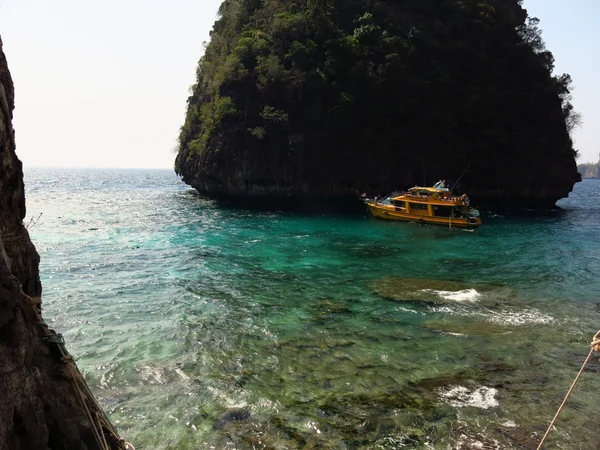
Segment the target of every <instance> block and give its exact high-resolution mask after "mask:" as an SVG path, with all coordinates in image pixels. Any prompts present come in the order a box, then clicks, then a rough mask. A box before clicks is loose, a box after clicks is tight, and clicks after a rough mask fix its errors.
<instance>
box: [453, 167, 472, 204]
mask: <svg viewBox="0 0 600 450" xmlns="http://www.w3.org/2000/svg"><path fill="white" fill-rule="evenodd" d="M469 167H471V164H469V165H468V166H467V168H466V169H465V170H463V173H461V174H460V177H458V180H456V181H455V182H454V184H453V185H452V187H451V188H450V196H452V191H453V190H454V188H455V187H456V185H457V184H458V182H459V181H460V179H461V178H462V177H463V175H464V174H465V173H467V170H469Z"/></svg>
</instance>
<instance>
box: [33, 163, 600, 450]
mask: <svg viewBox="0 0 600 450" xmlns="http://www.w3.org/2000/svg"><path fill="white" fill-rule="evenodd" d="M25 175H26V180H25V181H26V195H27V205H28V220H27V222H28V223H29V222H31V223H30V233H31V235H32V239H33V240H34V243H35V244H36V246H37V249H38V251H39V253H40V255H41V257H42V262H41V276H42V282H43V287H44V294H43V302H44V317H45V319H46V321H47V322H48V323H49V324H50V326H52V327H53V328H55V329H56V330H57V331H59V332H61V333H63V334H64V336H65V339H66V341H67V346H68V349H69V351H70V352H71V353H73V354H74V355H75V356H76V358H77V362H78V365H79V367H80V368H81V370H82V371H83V372H84V374H85V377H86V380H87V381H88V383H89V384H90V387H91V389H92V390H93V391H94V393H95V394H96V395H97V397H98V399H99V401H100V402H101V404H102V405H103V406H104V407H105V409H106V411H107V412H108V413H109V415H110V417H111V418H112V419H113V421H114V422H115V423H116V424H117V426H118V427H119V429H120V430H121V432H122V433H123V435H124V436H125V437H126V438H127V439H128V440H129V441H131V442H133V443H134V444H135V445H136V447H137V448H138V449H140V448H146V449H197V448H200V449H204V448H206V449H210V448H215V449H234V448H236V449H253V448H257V449H259V448H266V449H296V448H305V449H306V448H327V449H359V448H360V449H394V448H432V449H438V448H439V449H447V448H453V449H454V448H456V449H467V448H498V449H500V448H502V449H504V448H515V449H520V448H526V449H527V448H535V447H536V444H537V441H538V439H539V437H540V436H541V435H542V434H543V432H544V431H545V428H546V426H547V424H548V423H549V420H550V419H551V418H552V416H553V414H554V412H555V411H556V408H557V407H558V405H559V404H560V401H561V400H562V396H563V395H564V394H565V393H566V390H567V389H568V387H569V384H570V383H571V381H572V379H573V378H574V376H575V374H576V372H577V370H578V369H579V366H580V365H581V363H582V362H583V360H584V358H585V356H586V355H587V352H588V350H589V346H588V343H589V341H590V340H591V337H592V335H593V334H594V333H595V332H596V331H597V330H598V329H599V328H600V296H599V295H598V293H599V292H600V278H599V277H598V274H599V273H600V239H599V238H598V236H600V202H599V201H600V182H599V181H596V180H586V181H584V182H583V183H579V184H578V185H577V186H576V188H575V190H574V192H573V193H572V194H571V196H570V198H569V199H565V200H562V201H561V202H560V205H561V206H562V208H563V209H562V211H560V212H552V213H550V212H548V213H542V214H538V213H533V212H529V213H527V212H526V213H520V214H515V213H513V214H498V213H490V212H485V208H483V209H484V211H483V221H484V226H482V227H481V228H479V229H477V230H475V231H474V232H467V231H462V230H456V229H454V230H448V229H446V228H444V227H434V226H427V225H424V226H420V225H416V224H410V223H388V222H383V221H378V220H374V219H371V218H369V217H368V216H366V215H365V216H352V217H344V216H305V215H297V214H289V213H285V214H284V213H256V212H250V211H241V210H232V209H227V208H225V207H221V206H219V205H217V204H216V203H214V202H212V201H209V200H206V199H202V198H200V197H199V196H198V195H196V194H195V193H194V191H192V190H191V189H189V187H187V186H185V185H183V184H182V183H181V182H180V181H179V180H178V179H177V177H176V176H175V175H174V174H172V173H171V172H170V171H148V170H145V171H143V170H74V169H29V170H27V171H26V174H25ZM40 214H41V217H39V215H40ZM30 217H34V218H38V217H39V219H38V220H37V221H36V220H33V221H31V220H30V219H29V218H30ZM599 381H600V362H599V361H598V358H594V359H593V360H592V362H591V363H590V365H589V366H588V370H587V371H586V372H585V373H584V375H583V377H582V379H581V381H580V384H579V385H578V388H577V390H576V391H575V393H574V395H573V397H572V400H571V401H570V402H569V403H568V406H567V407H566V409H565V411H564V413H563V415H562V416H561V418H560V419H559V422H558V424H557V427H556V430H555V431H554V432H553V433H552V434H551V435H550V443H549V446H548V448H568V449H595V448H597V442H600V429H599V428H598V427H597V419H598V406H597V405H598V404H600V390H598V382H599ZM236 409H237V411H238V412H237V414H233V415H235V416H236V417H238V418H239V419H240V420H228V419H230V418H231V415H230V416H227V415H226V412H227V411H230V412H231V411H234V410H236ZM240 411H242V412H240ZM224 414H225V415H224Z"/></svg>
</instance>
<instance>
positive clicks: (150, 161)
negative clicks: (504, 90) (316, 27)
mask: <svg viewBox="0 0 600 450" xmlns="http://www.w3.org/2000/svg"><path fill="white" fill-rule="evenodd" d="M220 3H221V0H173V1H171V2H165V1H164V0H163V1H158V0H102V1H91V0H52V1H49V0H0V35H2V39H3V41H4V51H5V53H6V55H7V58H8V63H9V67H10V70H11V73H12V76H13V80H14V82H15V89H16V108H15V119H14V125H15V129H16V137H17V152H18V154H19V156H20V158H21V159H22V160H23V162H24V163H25V164H27V165H35V166H63V167H71V166H79V167H165V168H170V167H173V160H174V157H175V154H174V152H173V149H174V148H175V146H176V143H177V135H178V133H179V127H180V126H181V124H182V123H183V120H184V114H185V106H186V103H185V101H186V99H187V96H188V88H189V86H190V85H191V84H192V83H193V82H194V80H195V69H196V64H197V61H198V59H199V57H200V56H201V53H202V42H203V41H207V40H208V39H209V31H210V29H211V28H212V24H213V23H214V21H215V18H216V12H217V9H218V7H219V5H220ZM525 7H526V8H527V9H528V11H529V13H530V15H532V16H537V17H538V18H540V19H541V23H540V26H541V28H542V29H543V30H544V34H543V36H544V39H545V40H546V44H547V46H548V48H549V49H550V50H551V51H552V52H553V53H554V56H555V58H556V70H557V72H559V73H562V72H568V73H570V74H571V76H572V77H573V80H574V84H575V86H576V90H575V92H574V104H575V107H576V109H577V110H578V111H579V112H581V113H582V115H583V121H584V123H583V127H581V128H580V129H579V130H577V132H576V133H575V139H576V143H575V147H576V148H577V149H579V151H580V153H581V157H580V159H579V161H580V162H586V161H597V160H598V153H599V152H600V144H598V141H597V140H596V139H594V138H595V134H596V133H595V132H596V130H598V129H600V86H599V84H598V82H597V81H596V78H597V77H598V70H599V65H598V61H597V56H598V45H600V31H599V30H600V27H596V26H595V25H596V23H597V21H598V18H599V17H600V1H598V0H570V1H569V2H565V1H564V0H525Z"/></svg>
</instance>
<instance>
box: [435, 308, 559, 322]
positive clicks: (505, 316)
mask: <svg viewBox="0 0 600 450" xmlns="http://www.w3.org/2000/svg"><path fill="white" fill-rule="evenodd" d="M432 310H433V311H435V312H439V313H444V314H448V315H459V316H465V317H475V318H478V319H482V320H485V321H487V322H492V323H495V324H497V325H512V326H519V325H528V324H540V325H548V324H552V323H554V322H556V319H555V318H554V317H552V316H550V315H548V314H546V313H543V312H541V311H539V310H537V309H534V308H530V309H523V310H520V311H510V310H507V311H495V310H490V309H484V310H479V311H474V310H471V309H466V308H457V307H453V306H438V307H434V308H432Z"/></svg>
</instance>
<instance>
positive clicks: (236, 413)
mask: <svg viewBox="0 0 600 450" xmlns="http://www.w3.org/2000/svg"><path fill="white" fill-rule="evenodd" d="M249 418H250V410H248V409H246V408H233V409H230V410H228V411H225V412H224V413H223V414H221V415H220V416H219V417H218V418H217V420H215V423H214V424H213V428H216V429H220V428H224V427H225V425H227V424H228V423H229V422H231V421H241V420H246V419H249Z"/></svg>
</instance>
